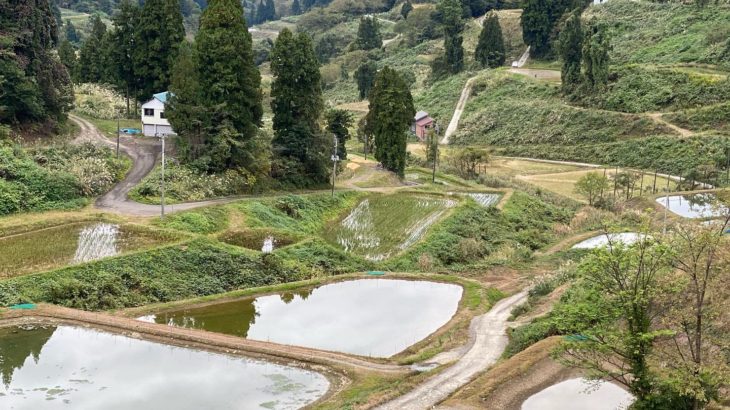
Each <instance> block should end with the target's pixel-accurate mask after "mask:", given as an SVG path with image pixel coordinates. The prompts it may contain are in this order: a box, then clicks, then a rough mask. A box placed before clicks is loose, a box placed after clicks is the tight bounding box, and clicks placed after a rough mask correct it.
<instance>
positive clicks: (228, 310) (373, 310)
mask: <svg viewBox="0 0 730 410" xmlns="http://www.w3.org/2000/svg"><path fill="white" fill-rule="evenodd" d="M461 294H462V288H461V287H460V286H457V285H451V284H445V283H436V282H425V281H407V280H394V279H361V280H351V281H345V282H338V283H332V284H328V285H324V286H320V287H316V288H314V289H307V290H302V291H299V292H285V293H281V294H276V295H269V296H260V297H256V298H246V299H241V300H236V301H230V302H221V303H216V304H209V305H204V306H199V307H192V308H188V309H181V310H177V311H170V312H165V313H160V314H157V315H151V316H145V317H143V318H140V320H145V321H151V322H156V323H162V324H165V323H166V324H169V325H172V326H181V327H189V328H196V329H205V330H209V331H213V332H219V333H225V334H229V335H235V336H240V337H245V338H248V339H253V340H260V341H270V342H275V343H281V344H287V345H296V346H304V347H311V348H316V349H323V350H330V351H337V352H344V353H352V354H357V355H363V356H372V357H389V356H392V355H394V354H396V353H398V352H401V351H403V350H404V349H406V348H407V347H409V346H411V345H413V344H415V343H416V342H418V341H420V340H422V339H423V338H425V337H427V336H428V335H430V334H431V333H433V332H434V331H436V330H437V329H438V328H440V327H441V326H443V325H444V324H445V323H447V322H448V321H449V320H450V319H451V317H452V316H453V315H454V314H455V313H456V310H457V308H458V305H459V301H460V300H461Z"/></svg>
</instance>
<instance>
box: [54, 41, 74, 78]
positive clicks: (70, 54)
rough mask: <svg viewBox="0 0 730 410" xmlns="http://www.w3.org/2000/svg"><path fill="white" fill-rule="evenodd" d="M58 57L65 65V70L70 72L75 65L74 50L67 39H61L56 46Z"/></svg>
mask: <svg viewBox="0 0 730 410" xmlns="http://www.w3.org/2000/svg"><path fill="white" fill-rule="evenodd" d="M58 59H59V60H61V64H63V65H64V67H66V71H68V72H69V73H72V72H73V71H74V69H75V67H76V50H75V49H74V46H72V45H71V42H70V41H68V40H63V41H61V44H60V45H59V46H58Z"/></svg>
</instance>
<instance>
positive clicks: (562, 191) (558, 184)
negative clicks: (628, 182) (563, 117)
mask: <svg viewBox="0 0 730 410" xmlns="http://www.w3.org/2000/svg"><path fill="white" fill-rule="evenodd" d="M604 170H605V171H606V176H607V177H609V178H610V177H611V176H612V175H614V174H615V173H616V169H604V168H599V169H588V170H580V171H572V172H559V173H554V174H539V175H520V176H517V178H518V179H520V180H522V181H526V182H529V183H531V184H533V185H537V186H538V187H540V188H542V189H545V190H548V191H551V192H554V193H556V194H559V195H562V196H565V197H567V198H570V199H574V200H576V201H580V202H587V201H586V199H585V197H583V196H582V195H579V194H577V193H576V192H575V184H576V182H578V180H579V179H580V178H581V177H583V176H585V175H586V174H589V173H591V172H598V173H599V174H603V172H604ZM619 171H621V170H619ZM667 182H669V192H672V191H674V190H675V189H676V188H677V183H676V182H675V181H671V180H668V179H667V178H663V177H657V179H656V189H657V191H660V192H663V191H665V190H666V187H667ZM641 186H642V182H638V183H637V185H636V190H637V192H638V190H639V188H640V187H641ZM643 187H644V192H645V194H647V195H649V194H651V189H652V188H653V187H654V174H648V173H647V174H644V181H643ZM647 189H648V190H649V191H648V192H647ZM619 191H620V189H619ZM608 194H609V195H612V194H613V184H612V183H610V189H609V192H608ZM618 195H621V193H619V194H618ZM635 195H636V194H635Z"/></svg>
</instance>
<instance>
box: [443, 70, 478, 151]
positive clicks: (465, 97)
mask: <svg viewBox="0 0 730 410" xmlns="http://www.w3.org/2000/svg"><path fill="white" fill-rule="evenodd" d="M474 80H476V77H472V78H470V79H469V80H467V82H466V84H465V85H464V89H463V90H461V97H459V102H458V103H457V104H456V110H454V115H453V116H452V117H451V122H450V123H449V127H448V128H446V132H445V133H444V138H443V139H442V140H441V144H444V145H446V144H448V143H449V139H450V138H451V136H452V135H454V133H455V132H456V130H457V129H458V128H459V121H460V120H461V115H462V114H464V107H466V102H467V101H469V95H470V94H471V87H472V85H473V84H474Z"/></svg>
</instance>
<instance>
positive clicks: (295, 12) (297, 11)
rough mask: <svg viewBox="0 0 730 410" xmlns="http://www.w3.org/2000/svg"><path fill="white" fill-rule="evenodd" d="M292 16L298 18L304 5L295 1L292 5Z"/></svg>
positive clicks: (297, 0)
mask: <svg viewBox="0 0 730 410" xmlns="http://www.w3.org/2000/svg"><path fill="white" fill-rule="evenodd" d="M291 14H292V15H293V16H298V15H300V14H302V5H301V4H300V3H299V0H294V1H293V2H292V4H291Z"/></svg>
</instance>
